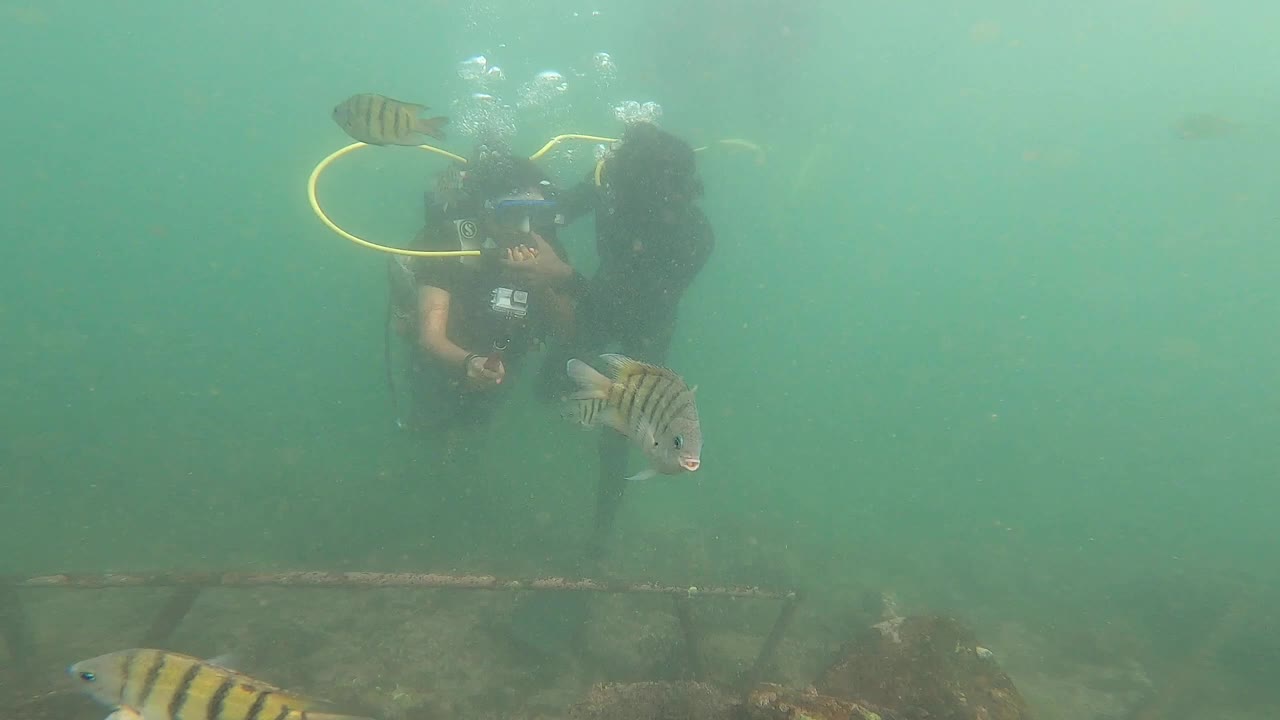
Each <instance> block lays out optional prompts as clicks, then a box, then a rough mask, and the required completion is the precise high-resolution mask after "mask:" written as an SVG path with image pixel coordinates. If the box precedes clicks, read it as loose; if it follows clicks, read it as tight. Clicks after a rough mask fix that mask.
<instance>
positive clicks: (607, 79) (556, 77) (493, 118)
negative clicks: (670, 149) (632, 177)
mask: <svg viewBox="0 0 1280 720" xmlns="http://www.w3.org/2000/svg"><path fill="white" fill-rule="evenodd" d="M570 70H571V72H570V73H569V74H570V75H572V76H573V84H574V86H575V87H576V86H578V85H585V87H587V88H592V87H594V93H593V92H592V91H591V90H590V89H589V90H588V95H589V96H590V95H594V97H595V100H596V101H598V102H601V103H606V99H605V97H606V95H607V94H608V90H609V88H610V86H611V85H613V83H614V81H615V80H616V79H617V77H618V66H617V63H615V62H614V59H613V56H611V55H610V54H609V53H607V52H597V53H595V54H594V55H592V56H591V60H590V65H589V66H587V67H585V68H582V69H577V68H570ZM457 72H458V77H459V78H461V79H462V80H463V81H464V82H465V83H466V84H467V85H468V86H469V87H468V90H469V92H468V93H467V95H466V96H465V97H463V98H462V99H460V100H457V101H455V102H454V103H453V107H452V113H453V118H454V119H453V122H454V126H455V127H456V128H457V129H458V130H459V132H461V133H462V134H464V135H467V136H470V137H475V138H481V139H485V138H493V139H501V138H509V137H511V136H513V135H515V133H516V129H517V126H516V118H517V117H520V118H522V119H532V118H535V117H536V118H538V119H540V120H546V121H552V122H555V121H558V120H563V119H564V118H565V117H567V116H568V113H569V110H570V105H569V89H570V81H569V80H567V79H566V78H565V76H564V75H563V74H561V73H560V72H557V71H555V70H544V71H542V72H540V73H538V74H537V75H535V76H534V77H533V78H532V79H531V80H529V81H527V82H522V83H520V84H519V85H518V86H516V87H514V88H512V87H510V86H509V85H508V84H507V74H506V73H505V72H504V71H503V70H502V68H501V67H499V66H497V65H495V64H493V63H491V62H490V60H489V58H487V57H485V56H484V55H476V56H474V57H470V58H467V59H466V60H463V61H461V62H460V63H458V69H457ZM575 96H576V93H575ZM508 97H510V98H511V99H510V100H508V99H507V98H508ZM605 107H609V104H605ZM612 110H613V116H614V117H615V118H617V119H618V121H619V122H621V123H623V124H624V125H631V124H634V123H637V122H650V123H657V122H658V121H659V119H660V118H661V117H662V106H661V105H659V104H658V103H656V102H654V101H652V100H650V101H647V102H640V101H636V100H624V101H622V102H619V103H617V104H615V105H613V107H612ZM607 151H608V150H607V149H606V148H603V147H601V148H596V155H597V157H598V156H599V155H600V154H601V153H605V152H607ZM560 153H564V154H566V155H571V154H572V150H571V149H570V148H568V147H566V148H562V149H560V150H558V151H557V154H560ZM567 159H570V160H571V159H572V158H571V157H568V158H567Z"/></svg>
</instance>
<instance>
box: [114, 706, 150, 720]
mask: <svg viewBox="0 0 1280 720" xmlns="http://www.w3.org/2000/svg"><path fill="white" fill-rule="evenodd" d="M107 720H142V713H140V712H138V711H137V710H134V709H133V708H130V707H118V708H116V709H115V712H113V713H111V714H110V715H108V716H107Z"/></svg>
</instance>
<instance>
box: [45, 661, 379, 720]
mask: <svg viewBox="0 0 1280 720" xmlns="http://www.w3.org/2000/svg"><path fill="white" fill-rule="evenodd" d="M67 672H68V673H69V674H70V675H71V678H72V680H73V681H74V682H75V683H76V684H77V685H78V686H79V689H80V690H83V691H84V692H86V693H88V694H89V696H91V697H92V698H94V699H95V700H97V701H99V702H101V703H103V704H105V705H107V706H109V707H111V708H113V711H112V713H111V714H110V715H108V716H107V720H367V719H365V718H357V717H353V716H350V715H334V714H329V713H323V712H320V713H318V712H312V708H314V707H317V706H319V705H323V704H325V703H324V702H323V701H320V700H315V699H308V698H305V697H303V696H301V695H295V694H293V693H290V692H288V691H285V690H281V689H280V688H278V687H275V686H273V685H268V684H267V683H264V682H261V681H259V680H255V679H253V678H251V677H249V676H248V675H244V674H242V673H239V672H236V671H235V670H231V669H229V668H226V667H223V666H222V665H219V664H217V663H216V662H214V661H210V660H201V659H199V658H194V657H190V656H188V655H179V654H178V653H171V652H166V651H164V650H148V649H142V648H138V649H133V650H121V651H119V652H113V653H108V654H106V655H99V656H98V657H95V658H90V659H88V660H82V661H80V662H78V663H76V664H74V665H72V666H71V667H70V668H68V669H67Z"/></svg>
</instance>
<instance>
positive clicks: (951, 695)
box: [817, 616, 1031, 720]
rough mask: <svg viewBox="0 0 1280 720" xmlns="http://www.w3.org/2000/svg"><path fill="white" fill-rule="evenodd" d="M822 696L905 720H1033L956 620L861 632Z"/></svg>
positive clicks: (826, 679) (885, 625)
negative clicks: (854, 703)
mask: <svg viewBox="0 0 1280 720" xmlns="http://www.w3.org/2000/svg"><path fill="white" fill-rule="evenodd" d="M817 689H818V691H819V692H822V693H825V694H827V695H831V696H834V697H837V698H843V699H848V700H857V701H859V702H866V703H868V704H870V705H873V706H876V707H878V708H883V709H884V710H886V711H887V714H888V715H889V716H891V717H893V718H897V719H898V720H916V719H923V718H929V720H1026V719H1027V718H1030V717H1031V715H1030V711H1029V710H1028V708H1027V703H1026V701H1025V700H1023V698H1022V695H1021V694H1020V693H1019V692H1018V690H1017V688H1015V687H1014V685H1013V681H1012V680H1010V679H1009V676H1008V675H1006V674H1005V673H1004V671H1002V670H1001V669H1000V666H999V664H997V662H996V659H995V656H994V654H993V653H992V652H991V651H990V650H988V649H986V648H984V647H982V646H981V645H979V644H978V642H977V640H976V639H975V638H974V636H973V633H972V632H971V631H970V630H969V629H968V628H967V627H965V626H964V625H962V624H961V623H960V622H959V621H957V620H955V619H952V618H948V617H936V616H913V617H906V618H903V617H890V618H888V619H887V620H885V621H884V622H880V623H877V624H875V625H873V626H871V627H870V628H867V629H866V630H865V631H863V632H861V633H859V634H858V636H857V637H855V638H854V639H853V640H852V641H850V642H849V643H847V644H846V645H845V647H844V648H843V649H842V650H841V652H840V656H839V658H838V659H837V660H836V661H835V662H834V663H833V664H832V665H831V666H830V667H829V668H827V670H826V672H824V673H823V674H822V677H821V679H820V680H819V681H818V683H817Z"/></svg>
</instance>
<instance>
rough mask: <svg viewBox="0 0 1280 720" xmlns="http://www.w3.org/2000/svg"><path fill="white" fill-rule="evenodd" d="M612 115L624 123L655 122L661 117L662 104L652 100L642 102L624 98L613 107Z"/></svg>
mask: <svg viewBox="0 0 1280 720" xmlns="http://www.w3.org/2000/svg"><path fill="white" fill-rule="evenodd" d="M613 116H614V117H615V118H617V119H618V120H619V121H620V122H622V123H623V124H625V125H631V124H633V123H638V122H649V123H657V122H658V120H659V119H661V118H662V106H661V105H659V104H658V103H656V102H654V101H652V100H649V101H647V102H643V103H641V102H637V101H635V100H624V101H622V102H620V103H618V104H617V105H615V106H614V107H613Z"/></svg>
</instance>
